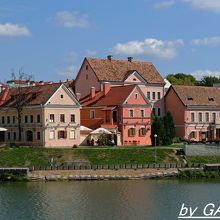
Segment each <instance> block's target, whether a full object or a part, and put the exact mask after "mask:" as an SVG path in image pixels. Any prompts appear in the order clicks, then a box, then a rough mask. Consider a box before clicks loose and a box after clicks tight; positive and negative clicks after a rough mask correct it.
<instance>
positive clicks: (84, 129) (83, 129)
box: [80, 125, 92, 131]
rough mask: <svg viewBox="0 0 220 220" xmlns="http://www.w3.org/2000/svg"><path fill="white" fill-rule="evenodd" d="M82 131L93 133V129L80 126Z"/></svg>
mask: <svg viewBox="0 0 220 220" xmlns="http://www.w3.org/2000/svg"><path fill="white" fill-rule="evenodd" d="M80 131H92V129H90V128H87V127H85V126H83V125H81V126H80Z"/></svg>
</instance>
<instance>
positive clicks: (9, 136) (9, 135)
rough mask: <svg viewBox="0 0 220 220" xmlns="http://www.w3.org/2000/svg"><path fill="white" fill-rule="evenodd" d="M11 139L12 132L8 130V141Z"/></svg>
mask: <svg viewBox="0 0 220 220" xmlns="http://www.w3.org/2000/svg"><path fill="white" fill-rule="evenodd" d="M10 140H11V133H10V132H8V141H10Z"/></svg>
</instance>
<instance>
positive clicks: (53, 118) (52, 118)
mask: <svg viewBox="0 0 220 220" xmlns="http://www.w3.org/2000/svg"><path fill="white" fill-rule="evenodd" d="M50 122H52V123H53V122H55V116H54V114H50Z"/></svg>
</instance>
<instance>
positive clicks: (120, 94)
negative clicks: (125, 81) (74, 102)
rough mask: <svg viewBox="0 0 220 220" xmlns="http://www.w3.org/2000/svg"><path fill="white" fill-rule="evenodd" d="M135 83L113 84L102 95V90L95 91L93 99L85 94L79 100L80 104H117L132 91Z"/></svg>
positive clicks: (121, 102)
mask: <svg viewBox="0 0 220 220" xmlns="http://www.w3.org/2000/svg"><path fill="white" fill-rule="evenodd" d="M135 86H136V85H128V86H115V87H111V89H110V91H109V92H108V93H107V94H106V96H104V95H103V92H97V93H96V96H95V98H94V99H92V100H91V99H90V97H89V96H86V97H85V98H84V99H82V100H80V104H81V105H82V106H94V107H95V106H96V107H97V106H117V105H121V104H123V103H124V101H125V100H126V98H127V97H128V95H129V94H130V93H131V92H132V90H133V89H134V88H135Z"/></svg>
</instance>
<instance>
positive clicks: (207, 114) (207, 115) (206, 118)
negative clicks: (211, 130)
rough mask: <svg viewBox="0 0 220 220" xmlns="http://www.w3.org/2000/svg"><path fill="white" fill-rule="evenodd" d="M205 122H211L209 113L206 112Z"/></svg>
mask: <svg viewBox="0 0 220 220" xmlns="http://www.w3.org/2000/svg"><path fill="white" fill-rule="evenodd" d="M205 121H206V122H209V112H206V113H205Z"/></svg>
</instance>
